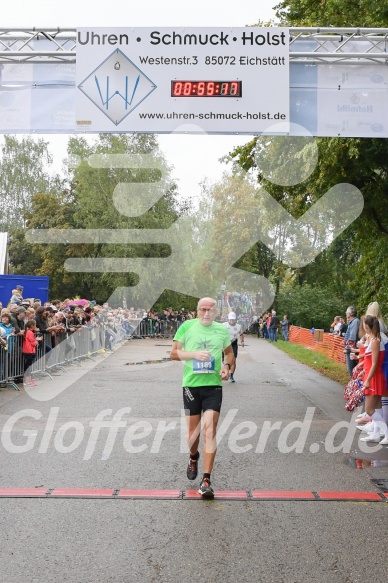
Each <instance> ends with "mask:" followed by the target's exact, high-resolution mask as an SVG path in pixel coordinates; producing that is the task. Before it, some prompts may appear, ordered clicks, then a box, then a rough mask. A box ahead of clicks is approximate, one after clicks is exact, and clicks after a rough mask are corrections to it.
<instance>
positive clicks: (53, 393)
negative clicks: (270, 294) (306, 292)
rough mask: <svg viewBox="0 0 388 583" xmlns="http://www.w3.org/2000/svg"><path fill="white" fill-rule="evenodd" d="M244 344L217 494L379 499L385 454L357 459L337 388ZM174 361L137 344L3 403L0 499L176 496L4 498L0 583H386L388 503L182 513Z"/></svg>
mask: <svg viewBox="0 0 388 583" xmlns="http://www.w3.org/2000/svg"><path fill="white" fill-rule="evenodd" d="M246 342H247V346H246V347H245V348H244V349H242V348H240V353H239V357H238V367H237V371H236V374H235V378H236V383H235V384H230V383H225V389H224V402H223V410H222V418H221V422H220V429H221V432H222V439H221V441H220V444H219V448H218V452H217V458H216V464H215V468H214V473H213V474H212V481H213V485H214V487H215V489H216V492H217V491H218V492H220V493H222V492H225V491H240V492H248V495H250V494H251V493H252V491H257V490H259V491H261V490H265V491H295V492H300V491H303V492H308V493H310V494H311V492H313V493H317V492H318V494H319V493H322V492H337V493H339V496H341V495H342V494H341V493H344V492H368V493H377V494H378V495H379V496H380V494H381V492H382V490H381V489H380V488H379V487H378V484H377V482H376V481H379V484H380V486H381V484H382V483H384V481H387V479H388V448H387V447H385V448H381V449H380V450H379V451H378V452H373V451H371V448H370V447H369V448H367V446H364V449H365V451H360V444H359V442H358V432H356V431H355V430H354V429H349V428H353V425H354V424H353V422H352V420H351V415H350V414H349V413H347V412H346V411H345V410H344V407H343V398H342V392H343V388H342V387H341V386H340V385H338V384H337V383H334V382H332V381H330V380H328V379H326V378H325V377H323V376H321V375H319V374H318V373H316V372H314V371H313V370H311V369H309V368H307V367H304V366H303V365H301V364H299V363H297V362H296V361H293V360H292V359H290V358H289V357H288V356H287V355H285V354H284V353H282V352H281V351H279V350H277V348H276V346H273V345H269V344H268V343H267V342H266V341H264V340H258V339H257V338H255V337H247V339H246ZM169 348H170V342H168V341H166V340H132V341H129V342H127V344H126V345H125V346H124V347H122V348H120V349H118V350H117V351H116V352H115V353H114V354H113V355H111V356H109V357H100V358H99V359H98V360H97V361H96V362H85V363H83V364H82V367H81V368H78V367H71V368H70V369H69V370H68V372H67V373H66V374H63V373H60V374H59V375H58V376H55V377H54V378H53V380H50V379H42V380H39V388H38V389H35V390H32V391H30V392H29V394H27V393H25V392H24V391H23V390H22V391H21V392H20V393H18V392H16V391H13V390H12V389H6V390H2V391H1V392H0V427H1V445H0V460H1V465H0V495H1V491H2V489H5V488H38V487H41V488H44V489H50V491H51V490H52V489H54V490H55V489H57V488H67V489H73V488H93V489H96V488H103V489H109V488H110V489H113V490H114V491H115V492H117V491H120V490H123V489H136V490H139V489H144V490H150V489H162V490H176V491H178V492H179V491H182V492H183V495H182V496H183V497H180V498H178V499H171V500H158V499H153V498H151V499H141V500H136V499H118V498H114V497H110V498H108V499H79V498H78V499H77V498H75V497H70V498H68V499H66V498H61V497H58V498H50V496H49V497H47V498H36V499H35V498H15V497H4V498H1V499H0V506H1V512H0V526H1V535H2V536H1V543H0V561H1V563H0V564H1V569H0V581H1V582H4V583H32V582H39V583H46V582H47V583H51V582H65V581H66V582H68V583H72V582H74V583H100V582H101V583H111V582H112V583H113V582H114V583H132V582H139V583H143V582H144V583H154V582H155V583H156V582H163V583H186V582H187V583H189V582H190V583H191V582H192V581H198V580H202V579H203V580H206V581H209V582H215V583H218V582H220V583H221V582H227V583H229V582H233V583H237V582H244V583H245V582H246V583H248V582H249V583H250V582H260V583H270V582H271V583H272V582H273V583H301V582H303V583H310V582H311V583H315V582H316V583H318V582H319V583H320V582H322V583H332V582H333V583H334V582H335V583H345V582H346V583H356V582H361V581H370V580H373V581H374V582H375V583H379V582H380V581H381V582H383V581H385V580H386V557H385V549H384V547H383V540H384V538H383V537H384V536H385V535H386V533H387V519H388V515H387V509H388V505H387V503H386V502H384V501H383V500H382V499H381V501H376V502H365V501H362V502H356V501H335V500H326V501H325V500H322V499H319V495H317V494H314V497H315V499H312V500H295V499H290V500H253V499H247V500H228V499H219V498H217V497H216V499H215V500H214V501H203V500H197V499H185V497H184V493H185V492H186V491H187V490H190V489H193V488H197V487H198V484H199V480H197V481H195V482H194V484H193V483H192V482H189V481H188V480H187V478H186V465H187V458H188V455H187V451H186V446H185V429H184V417H183V415H182V410H181V409H182V399H181V389H180V381H181V373H182V365H181V363H178V362H165V361H163V359H165V358H167V357H168V353H169ZM150 361H152V362H150ZM128 363H130V364H128ZM115 416H116V417H115ZM99 419H102V421H103V422H106V425H108V426H106V427H104V426H101V425H103V423H102V424H101V423H100V422H99ZM112 419H114V421H113V422H112ZM356 459H357V460H359V461H357V462H356ZM357 466H358V468H357ZM200 469H201V468H200ZM379 496H378V497H379ZM372 548H373V552H372Z"/></svg>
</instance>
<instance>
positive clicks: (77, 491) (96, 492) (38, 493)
mask: <svg viewBox="0 0 388 583" xmlns="http://www.w3.org/2000/svg"><path fill="white" fill-rule="evenodd" d="M0 498H84V499H105V500H106V499H108V500H115V499H118V498H119V499H122V500H125V499H130V500H134V499H146V500H202V496H201V495H200V494H199V493H198V491H197V490H183V491H182V490H155V489H143V490H140V489H136V490H134V489H121V490H118V489H113V488H43V487H39V488H0ZM214 499H215V500H245V501H260V500H261V501H264V500H269V501H270V500H272V501H276V500H289V501H296V500H300V501H326V502H327V501H337V502H342V501H353V502H388V493H387V492H385V493H381V494H380V493H378V492H344V491H340V492H335V491H328V492H327V491H317V492H311V491H298V490H252V491H246V490H215V493H214ZM208 500H209V499H208Z"/></svg>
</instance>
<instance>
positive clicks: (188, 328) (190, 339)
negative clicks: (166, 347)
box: [174, 318, 230, 387]
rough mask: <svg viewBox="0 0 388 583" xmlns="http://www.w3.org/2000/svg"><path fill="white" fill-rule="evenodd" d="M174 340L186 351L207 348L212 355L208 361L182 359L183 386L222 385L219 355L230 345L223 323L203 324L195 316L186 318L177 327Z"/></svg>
mask: <svg viewBox="0 0 388 583" xmlns="http://www.w3.org/2000/svg"><path fill="white" fill-rule="evenodd" d="M174 340H176V341H177V342H181V343H182V345H183V350H185V351H186V352H195V351H197V350H208V351H209V352H210V354H211V355H212V359H211V360H210V361H208V362H200V361H197V360H185V361H183V362H184V368H183V381H182V386H183V387H221V386H222V380H221V374H220V371H221V364H222V359H221V355H222V352H223V350H224V349H225V348H227V347H228V346H230V337H229V332H228V330H227V329H226V327H225V326H224V325H223V324H219V323H218V322H212V323H211V324H210V326H203V325H202V324H201V323H200V321H199V320H198V319H197V318H196V319H194V320H186V322H184V323H183V324H182V326H180V327H179V328H178V330H177V332H176V334H175V336H174Z"/></svg>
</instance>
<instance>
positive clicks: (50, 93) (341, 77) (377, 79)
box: [0, 28, 388, 138]
mask: <svg viewBox="0 0 388 583" xmlns="http://www.w3.org/2000/svg"><path fill="white" fill-rule="evenodd" d="M85 30H89V29H85ZM153 30H154V29H153ZM155 30H159V32H161V31H162V30H163V29H155ZM187 30H188V29H182V31H183V32H184V31H186V33H187ZM201 30H202V31H203V30H206V29H201ZM211 30H213V29H211ZM218 30H219V29H216V32H215V33H214V34H220V33H218ZM222 30H223V31H224V35H226V34H230V33H228V32H226V29H222ZM228 30H229V29H228ZM236 30H237V29H236ZM238 30H239V31H240V30H243V31H245V35H246V36H245V43H246V46H245V45H244V46H243V48H247V46H248V43H250V42H251V41H250V39H251V37H250V36H249V34H250V31H252V30H253V31H254V33H255V36H257V35H259V34H261V32H260V31H261V29H258V28H253V29H250V28H247V29H238ZM264 30H265V31H267V30H268V29H264ZM271 30H272V31H273V32H274V34H275V29H271ZM278 30H279V29H276V31H278ZM282 30H283V29H282ZM248 31H249V32H248ZM103 34H107V33H106V31H105V32H104V33H103ZM112 34H116V35H117V34H121V33H117V31H116V32H114V33H112ZM166 34H170V33H169V32H168V33H166ZM177 34H179V33H177ZM187 34H188V33H187ZM239 34H240V37H241V34H242V33H241V32H239ZM276 34H277V32H276ZM247 35H248V36H247ZM236 36H237V34H236ZM89 38H90V37H89ZM160 38H162V37H161V36H156V37H155V39H154V40H155V41H158V39H160ZM183 38H184V37H183ZM219 38H220V39H221V38H224V37H219ZM265 38H267V37H265ZM280 38H281V37H280ZM112 40H114V39H111V42H112ZM175 40H177V37H175ZM201 40H202V42H203V39H201ZM212 40H213V42H216V41H217V37H214V38H213V39H212ZM81 41H82V42H85V41H86V37H85V36H83V37H82V38H81ZM169 41H170V39H169V37H166V38H165V39H164V42H169ZM182 42H184V41H182ZM198 42H199V37H198ZM224 42H225V41H224ZM233 42H236V43H237V41H233ZM240 42H243V41H240ZM258 42H263V41H262V39H261V38H260V37H259V38H258ZM271 42H272V41H271ZM36 43H37V50H38V49H39V50H49V49H50V43H49V42H48V41H46V40H44V39H40V40H39V41H36ZM254 43H255V44H256V41H255V40H254ZM139 44H141V43H139ZM161 44H163V43H162V42H161V41H160V42H159V44H158V45H156V47H159V55H160V56H159V57H151V58H154V59H156V58H161V57H163V56H164V55H166V58H169V57H167V53H166V52H165V51H164V49H163V51H162V50H161V48H160V45H161ZM359 45H360V43H353V42H352V41H349V42H348V43H347V48H348V50H349V52H354V53H355V52H356V51H357V50H359ZM98 46H100V48H102V47H103V46H104V45H102V44H101V45H97V48H98ZM166 46H168V45H166ZM212 46H213V45H212ZM233 46H234V45H233ZM258 46H260V45H258ZM276 46H278V45H275V47H276ZM82 47H85V50H86V47H87V45H86V44H85V45H82V44H79V45H77V65H76V64H75V63H66V62H52V63H39V62H34V63H31V62H30V63H27V62H20V63H8V62H7V63H0V132H1V133H10V134H17V133H20V134H28V133H41V134H48V133H55V134H59V133H65V134H77V133H86V132H90V133H94V132H95V133H98V132H100V131H105V132H112V133H118V132H122V131H124V132H125V131H135V130H131V129H130V130H128V129H124V126H123V124H124V123H128V122H129V120H130V119H131V116H132V115H133V114H135V113H136V114H137V113H139V112H140V111H141V110H140V107H141V106H140V105H139V106H138V107H136V108H134V109H133V111H132V112H131V113H130V114H128V115H127V117H125V118H123V121H122V122H121V123H119V124H117V125H116V123H114V122H112V120H111V119H109V118H108V116H107V115H106V113H104V112H102V111H101V110H100V109H98V107H97V105H96V104H94V103H93V102H92V100H91V99H90V98H89V97H87V96H86V95H85V94H83V93H82V91H81V89H80V88H78V84H82V82H83V81H84V79H86V78H87V77H88V75H89V76H90V75H91V74H92V72H93V71H94V69H93V68H92V67H91V66H90V65H91V63H90V62H89V64H85V66H84V71H83V73H82V74H81V73H80V72H79V71H78V69H79V60H78V55H79V51H82ZM109 47H110V48H109V49H108V51H107V53H104V54H105V58H107V57H106V54H107V55H109V54H111V53H113V51H114V50H115V45H113V46H111V45H109ZM163 47H164V45H163ZM182 47H186V49H187V48H188V47H189V48H190V47H191V49H196V48H197V45H193V44H192V45H182ZM201 47H203V46H202V45H201ZM308 47H309V50H314V48H315V41H309V45H308ZM116 48H117V47H116ZM217 48H218V45H214V47H213V49H214V50H215V49H217ZM225 48H226V47H224V49H225ZM224 49H223V50H224ZM251 49H252V47H250V48H249V51H248V49H247V50H246V51H244V54H243V55H240V57H241V62H242V63H244V62H247V59H250V61H249V66H248V65H244V64H242V65H241V68H242V69H243V72H244V69H245V68H247V69H248V72H249V75H251V76H252V77H258V78H259V79H262V77H259V74H258V71H259V67H258V66H256V64H251V63H252V62H253V61H251V59H256V58H262V59H265V58H266V57H259V53H258V52H257V54H256V55H253V54H252V53H251ZM279 49H280V47H279ZM366 49H367V47H366ZM120 50H121V49H120ZM201 50H202V49H201ZM255 50H256V49H255ZM281 50H282V51H283V48H281ZM287 50H289V56H291V55H292V53H293V52H295V51H296V52H298V51H303V50H306V43H303V42H302V41H296V42H294V43H293V44H292V45H291V46H290V47H288V48H287ZM126 51H127V49H125V51H124V50H123V51H122V52H123V54H126ZM138 52H139V51H138ZM252 52H253V49H252ZM365 52H366V50H365ZM217 53H218V50H217ZM193 54H194V56H196V55H197V51H195V52H193ZM273 54H274V53H273ZM139 56H140V53H139ZM146 56H147V55H146ZM206 56H210V54H209V55H206ZM214 56H215V55H213V57H214ZM220 56H222V57H223V56H230V55H229V54H228V55H221V54H220ZM231 56H235V57H236V58H237V54H235V53H234V52H233V54H232V53H231ZM277 56H278V57H279V55H277ZM80 58H81V57H80ZM123 58H124V57H123ZM142 58H143V60H144V59H145V57H142ZM171 58H175V59H178V58H181V59H183V58H184V56H183V57H182V56H181V57H179V56H178V54H175V57H171ZM205 58H206V57H205ZM147 62H148V64H149V63H150V59H147ZM255 62H256V61H255ZM174 63H175V62H174ZM115 64H116V61H115V62H114V64H113V66H114V65H115ZM154 65H155V63H153V66H154ZM169 65H171V63H170V64H169ZM205 65H206V63H205ZM217 65H218V63H217ZM97 66H98V65H95V68H96V67H97ZM116 66H117V65H116ZM146 66H147V64H144V63H140V67H139V68H140V69H141V70H144V73H145V74H146V76H147V78H148V79H150V80H151V81H155V80H154V78H153V75H152V76H151V74H150V73H149V70H148V68H147V70H145V68H146ZM181 66H182V67H187V63H184V62H182V65H175V64H174V67H175V68H178V73H177V74H176V76H177V79H175V77H171V79H172V80H173V81H175V82H176V84H175V85H174V86H173V85H172V84H170V86H169V87H168V88H166V89H165V91H166V93H167V97H168V96H169V95H170V94H171V91H172V90H175V91H176V92H178V93H179V92H181V93H183V94H184V93H185V91H186V92H188V91H189V89H190V88H191V91H194V95H193V96H192V97H190V98H189V97H182V96H180V95H177V96H176V100H175V101H174V103H175V104H176V107H178V106H179V107H180V108H181V110H180V113H181V114H182V113H183V114H185V113H186V114H187V111H188V109H187V108H188V106H186V105H185V104H186V103H188V102H192V103H194V104H195V103H197V104H198V103H201V102H202V103H204V104H210V105H207V106H206V107H209V109H210V110H213V109H214V110H216V109H217V112H218V113H224V114H225V116H226V115H236V113H238V111H237V112H234V113H233V112H232V113H231V112H230V111H227V107H230V105H227V104H228V103H229V104H231V103H240V101H241V102H243V101H242V100H243V99H245V93H246V89H247V86H246V81H245V79H246V78H245V76H244V77H241V79H240V74H237V72H236V73H235V74H234V75H233V76H231V75H230V74H229V73H230V71H231V70H232V67H233V65H231V64H230V62H229V64H228V65H226V64H225V67H226V69H224V72H225V71H226V73H227V77H226V76H225V77H224V76H222V78H221V76H219V75H218V73H217V76H216V75H214V72H215V71H216V72H217V71H218V68H217V67H216V66H215V65H211V66H210V65H209V71H210V70H211V69H212V75H211V77H216V79H213V78H211V77H210V73H209V74H206V77H205V78H204V79H201V80H200V79H199V78H198V77H197V76H195V77H194V74H193V73H190V76H189V78H186V77H185V78H183V74H182V75H180V73H179V67H181ZM267 66H268V65H262V66H261V69H262V68H264V67H267ZM213 67H214V68H213ZM276 67H277V69H276ZM120 68H121V64H120ZM273 68H274V69H275V70H281V71H283V65H281V66H280V65H276V66H275V65H273ZM287 69H288V71H289V85H288V86H287V87H286V88H285V89H284V91H283V93H284V95H283V96H282V100H281V103H283V104H286V105H285V107H288V106H287V103H288V102H289V119H288V120H269V121H268V123H266V127H269V126H272V127H273V126H274V124H275V123H277V121H279V122H282V126H283V127H284V124H287V123H288V121H289V122H290V124H291V125H290V127H291V132H292V131H294V128H298V131H299V132H300V131H301V129H300V128H305V129H306V135H314V136H327V137H335V136H340V137H381V138H386V137H388V107H387V103H388V67H387V66H386V65H385V63H384V62H380V63H378V62H371V61H369V62H365V61H364V62H360V61H359V60H358V59H357V60H355V61H354V62H352V63H349V62H348V63H340V62H335V63H333V64H329V63H316V64H310V63H304V62H298V61H296V62H295V61H292V62H290V63H289V67H287ZM192 70H196V69H195V66H194V65H193V66H192ZM233 70H235V69H233ZM115 71H116V69H115ZM206 71H207V68H206V70H205V73H206ZM236 71H237V69H236ZM226 73H225V74H226ZM246 74H248V73H246ZM208 75H209V76H208ZM241 75H242V74H241ZM178 76H179V78H178ZM97 77H98V76H97ZM105 78H106V76H105ZM130 78H131V79H132V80H133V77H130V75H128V79H130ZM98 79H99V81H98V86H99V89H100V91H101V96H102V97H100V93H98V97H97V98H96V96H95V94H94V96H93V99H95V100H96V101H97V103H98V99H99V100H100V107H101V103H103V102H104V101H105V102H106V100H107V97H106V96H107V95H108V99H109V96H111V95H112V94H111V93H110V90H111V89H112V85H109V83H108V92H107V91H106V86H107V85H106V84H105V85H102V83H101V79H100V78H99V77H98ZM136 79H137V77H136V78H135V84H136ZM182 81H185V82H186V83H191V85H186V86H185V85H184V84H181V85H178V83H180V82H182ZM196 81H197V83H195V82H196ZM198 81H201V82H202V85H200V84H199V83H198ZM205 81H206V82H207V83H205ZM214 81H217V83H218V84H219V87H218V88H217V89H215V86H214V85H211V83H212V82H214ZM220 81H221V82H223V84H222V83H221V84H220V83H219V82H220ZM231 81H234V82H240V81H242V83H241V84H239V83H237V85H233V86H232V85H231V84H229V85H228V84H227V82H229V83H230V82H231ZM90 82H92V84H93V76H92V77H91V79H90V80H89V83H90ZM252 82H253V81H252ZM204 83H205V84H204ZM282 83H283V80H282ZM95 86H96V87H97V83H95ZM102 87H104V88H105V94H104V92H103V90H102ZM120 87H121V86H120ZM120 87H117V88H115V91H118V90H120ZM124 87H125V85H124ZM133 88H134V85H133V86H132V92H131V94H130V89H129V81H128V88H127V101H128V102H130V101H131V98H132V93H133ZM138 88H139V89H140V80H139V83H138ZM151 89H152V87H151V86H149V87H148V90H149V91H151ZM142 90H144V86H143V87H142ZM97 91H98V89H97ZM137 91H138V89H136V91H135V95H134V99H135V97H136V95H137V94H138V93H137ZM215 91H218V92H223V95H222V97H218V96H217V94H216V97H212V96H211V97H204V96H201V95H198V94H200V93H201V92H204V93H205V92H209V93H213V92H215ZM233 92H237V93H238V94H241V95H242V97H241V98H240V97H237V96H236V95H233ZM224 93H226V95H224ZM267 93H269V95H270V96H273V95H274V90H273V89H271V91H270V92H268V91H267ZM78 94H79V95H78ZM155 94H156V90H154V91H153V92H152V93H151V94H150V96H149V97H147V98H145V99H144V104H143V105H144V107H145V105H146V104H147V101H148V99H151V97H152V95H155ZM76 95H77V106H76ZM124 95H125V94H124ZM144 95H145V92H144V94H143V96H144ZM80 96H81V97H82V99H83V100H84V104H83V105H82V107H83V108H85V109H82V111H80V110H79V104H78V98H79V97H80ZM128 98H129V99H128ZM168 98H169V97H168ZM134 99H133V100H132V105H134V103H135V101H134ZM118 100H121V101H124V100H123V98H122V97H118ZM239 100H240V101H239ZM112 101H113V100H112V99H111V100H110V103H112ZM216 103H219V104H220V105H219V106H218V108H219V107H221V109H218V108H216V107H215V105H213V104H216ZM243 103H245V102H243ZM278 103H279V102H278ZM85 104H87V105H85ZM179 104H180V105H179ZM256 105H257V104H256ZM256 105H255V104H254V106H255V107H256ZM273 105H274V102H273V103H272V105H271V107H272V106H273ZM202 107H204V106H202ZM222 108H223V109H222ZM279 109H280V106H279V105H277V106H276V108H275V107H273V108H272V109H271V110H270V111H275V113H276V111H278V110H279ZM92 111H93V113H92ZM128 111H129V109H128ZM169 113H172V112H169ZM92 116H98V120H103V121H102V122H101V123H103V124H105V126H104V127H110V129H104V130H102V129H99V128H97V127H95V128H94V127H92V126H91V124H90V123H86V124H84V123H77V120H78V122H91V121H92ZM93 119H94V117H93ZM114 121H118V120H117V119H115V120H114ZM170 121H171V120H170ZM173 121H174V122H175V127H174V128H172V129H170V130H165V129H164V130H163V131H168V132H170V131H171V132H177V133H178V132H179V131H180V127H181V128H183V130H184V132H185V133H205V132H207V133H218V130H217V131H215V132H212V131H210V130H209V129H201V128H204V125H203V123H202V125H200V124H199V123H198V121H199V120H197V123H195V119H194V120H190V119H184V118H181V119H177V120H173ZM201 121H202V122H203V120H201ZM215 121H216V120H215ZM238 121H239V120H233V118H231V119H230V120H228V119H223V120H222V131H219V133H224V134H234V133H246V134H249V135H255V134H259V133H262V132H263V131H265V130H258V128H257V125H256V126H255V125H254V124H253V122H255V123H259V121H260V122H261V121H263V122H267V120H264V119H263V120H254V119H253V120H250V122H251V121H252V123H249V124H247V123H246V124H245V128H246V129H245V130H244V131H241V132H239V131H238V130H236V129H235V128H236V126H235V125H233V126H232V125H230V124H232V123H233V124H235V123H237V122H238ZM240 121H241V120H240ZM172 125H173V124H172ZM263 125H265V124H263ZM155 126H156V127H155ZM176 128H178V129H176ZM141 131H142V132H143V133H147V131H151V130H145V129H142V130H141ZM160 131H161V130H160V129H158V124H156V123H155V124H154V131H152V132H151V133H159V132H160Z"/></svg>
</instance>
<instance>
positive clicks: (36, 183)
mask: <svg viewBox="0 0 388 583" xmlns="http://www.w3.org/2000/svg"><path fill="white" fill-rule="evenodd" d="M51 163H52V157H51V155H50V153H49V150H48V143H47V142H45V141H44V140H43V139H38V140H34V139H33V138H32V137H31V136H27V137H23V138H21V139H20V138H17V137H15V136H11V135H5V136H4V143H3V145H2V146H1V148H0V197H1V206H0V229H1V231H3V232H6V231H9V230H10V229H12V228H18V227H24V226H25V221H26V213H27V212H28V211H31V208H32V197H33V196H34V194H36V193H40V192H49V191H54V190H55V191H57V192H58V191H59V190H60V188H61V186H62V181H61V179H60V178H59V176H58V175H57V174H54V175H51V174H50V164H51Z"/></svg>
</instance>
